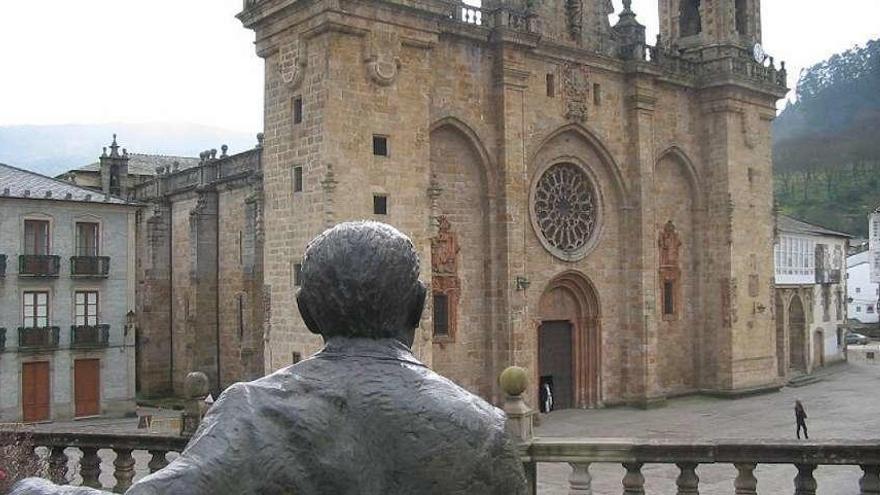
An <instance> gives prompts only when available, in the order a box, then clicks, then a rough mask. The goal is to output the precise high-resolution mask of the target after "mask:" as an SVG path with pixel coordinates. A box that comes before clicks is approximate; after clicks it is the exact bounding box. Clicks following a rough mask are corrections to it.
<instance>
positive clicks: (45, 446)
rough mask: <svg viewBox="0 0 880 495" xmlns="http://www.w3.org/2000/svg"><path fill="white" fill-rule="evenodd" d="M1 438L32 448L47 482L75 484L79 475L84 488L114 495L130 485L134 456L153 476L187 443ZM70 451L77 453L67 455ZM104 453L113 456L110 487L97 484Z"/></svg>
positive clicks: (66, 436)
mask: <svg viewBox="0 0 880 495" xmlns="http://www.w3.org/2000/svg"><path fill="white" fill-rule="evenodd" d="M4 438H8V439H11V440H13V441H15V440H16V439H19V440H20V442H22V443H25V444H27V445H30V446H33V449H34V454H33V455H35V456H38V457H39V458H41V459H42V460H43V461H45V464H46V466H47V474H48V478H49V479H50V480H52V481H53V482H55V483H57V484H73V483H74V481H75V480H74V478H73V476H72V475H73V474H74V473H79V475H80V477H81V478H82V483H81V484H82V485H83V486H89V487H92V488H104V489H110V488H112V489H113V491H114V492H116V493H122V492H124V491H125V490H127V489H128V488H129V487H130V486H131V485H132V482H133V481H134V478H135V474H136V459H135V457H136V456H137V457H140V458H143V459H144V460H146V459H149V460H148V461H147V462H146V466H142V468H143V470H146V471H148V472H149V473H154V472H156V471H158V470H160V469H162V468H163V467H165V466H166V465H168V459H167V458H166V456H167V454H168V453H169V452H176V453H180V452H181V451H183V449H184V448H185V447H186V443H187V441H188V440H189V439H188V438H185V437H177V436H155V435H119V434H104V433H41V432H28V431H18V432H14V433H11V434H9V435H5V436H4ZM70 449H75V450H78V451H79V452H78V453H74V454H73V455H69V454H70V453H71V451H70ZM102 451H103V452H102ZM107 451H112V452H114V453H115V458H114V459H113V473H112V475H113V478H115V479H116V482H115V484H113V486H109V487H108V486H103V485H102V483H101V481H100V478H101V475H102V474H109V473H102V466H101V461H102V457H104V458H106V455H105V452H107ZM77 454H78V455H77ZM104 478H107V477H106V476H105V477H104ZM77 484H78V483H77Z"/></svg>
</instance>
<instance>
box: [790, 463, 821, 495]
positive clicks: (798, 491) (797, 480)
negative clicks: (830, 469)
mask: <svg viewBox="0 0 880 495" xmlns="http://www.w3.org/2000/svg"><path fill="white" fill-rule="evenodd" d="M795 466H796V467H797V470H798V474H797V476H795V477H794V495H816V486H817V485H816V478H813V471H815V470H816V465H815V464H795Z"/></svg>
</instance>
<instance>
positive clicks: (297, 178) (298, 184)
mask: <svg viewBox="0 0 880 495" xmlns="http://www.w3.org/2000/svg"><path fill="white" fill-rule="evenodd" d="M302 190H303V168H302V167H293V192H302Z"/></svg>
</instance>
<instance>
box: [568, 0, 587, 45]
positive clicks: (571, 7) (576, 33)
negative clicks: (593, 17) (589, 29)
mask: <svg viewBox="0 0 880 495" xmlns="http://www.w3.org/2000/svg"><path fill="white" fill-rule="evenodd" d="M565 13H566V17H567V20H568V34H569V35H571V39H572V40H574V41H577V42H580V40H581V34H582V33H583V30H584V0H565Z"/></svg>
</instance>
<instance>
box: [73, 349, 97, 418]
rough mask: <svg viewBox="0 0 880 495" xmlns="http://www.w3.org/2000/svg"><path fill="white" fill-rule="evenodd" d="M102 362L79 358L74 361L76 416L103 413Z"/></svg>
mask: <svg viewBox="0 0 880 495" xmlns="http://www.w3.org/2000/svg"><path fill="white" fill-rule="evenodd" d="M100 376H101V362H100V360H98V359H77V360H76V361H74V362H73V400H74V404H75V408H76V417H82V416H97V415H98V414H101V402H100V401H101V399H100V394H99V393H98V391H99V388H100V383H101V381H100Z"/></svg>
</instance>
